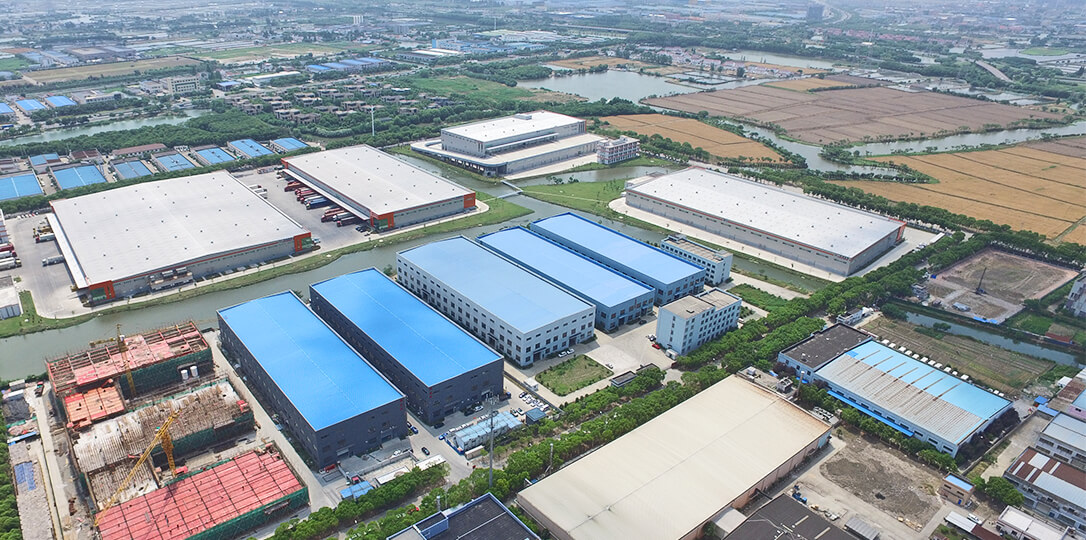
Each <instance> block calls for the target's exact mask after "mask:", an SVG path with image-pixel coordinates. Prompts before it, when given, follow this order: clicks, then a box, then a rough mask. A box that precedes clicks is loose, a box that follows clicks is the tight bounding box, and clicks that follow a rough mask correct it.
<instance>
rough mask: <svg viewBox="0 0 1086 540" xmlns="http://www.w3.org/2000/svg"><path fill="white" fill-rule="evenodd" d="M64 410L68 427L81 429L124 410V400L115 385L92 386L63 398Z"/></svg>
mask: <svg viewBox="0 0 1086 540" xmlns="http://www.w3.org/2000/svg"><path fill="white" fill-rule="evenodd" d="M64 411H65V413H67V415H68V427H69V428H70V429H83V428H85V427H88V426H90V425H91V424H93V423H95V422H98V421H99V420H105V419H106V418H109V417H111V416H114V415H117V414H120V413H122V412H124V400H123V399H122V398H121V393H120V391H118V390H117V387H116V386H107V387H105V388H93V389H91V390H88V391H86V392H83V393H80V394H72V395H70V396H68V397H66V398H64Z"/></svg>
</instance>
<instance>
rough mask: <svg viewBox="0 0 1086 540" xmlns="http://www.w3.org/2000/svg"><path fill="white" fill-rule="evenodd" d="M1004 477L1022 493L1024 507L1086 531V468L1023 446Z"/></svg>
mask: <svg viewBox="0 0 1086 540" xmlns="http://www.w3.org/2000/svg"><path fill="white" fill-rule="evenodd" d="M1003 478H1006V479H1007V480H1008V481H1010V483H1012V484H1014V487H1016V488H1018V491H1019V492H1020V493H1021V494H1022V495H1024V496H1025V502H1024V503H1022V504H1021V505H1020V506H1022V507H1023V508H1027V509H1030V510H1032V511H1033V512H1034V513H1035V514H1039V515H1045V516H1048V517H1049V518H1052V519H1055V520H1056V521H1057V522H1059V523H1061V524H1063V525H1066V526H1067V527H1070V528H1072V529H1074V530H1075V532H1077V533H1080V534H1081V533H1083V532H1086V471H1083V470H1082V469H1078V468H1075V467H1073V466H1071V465H1068V464H1067V463H1066V462H1063V461H1060V460H1057V459H1055V458H1052V457H1049V456H1046V455H1044V454H1042V453H1040V452H1038V451H1037V450H1036V449H1035V448H1026V449H1025V450H1024V451H1023V452H1022V454H1021V455H1019V456H1018V459H1016V460H1015V461H1014V463H1012V464H1011V466H1010V467H1008V468H1007V471H1006V472H1004V473H1003Z"/></svg>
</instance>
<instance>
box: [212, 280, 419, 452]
mask: <svg viewBox="0 0 1086 540" xmlns="http://www.w3.org/2000/svg"><path fill="white" fill-rule="evenodd" d="M219 332H220V342H221V344H222V347H223V350H224V352H225V353H226V356H227V357H228V358H229V359H230V360H231V361H233V362H238V363H240V364H241V368H242V370H243V371H244V372H245V374H246V375H247V376H248V379H249V381H248V382H249V385H250V386H251V387H252V388H254V389H256V390H258V391H259V392H260V394H261V395H262V396H263V397H264V399H265V400H267V401H265V403H267V404H269V405H270V406H271V407H270V408H271V409H273V410H274V411H276V412H278V413H279V418H280V421H281V422H282V423H283V424H284V425H285V426H286V427H287V428H289V429H290V431H291V432H292V433H294V436H295V437H296V439H297V440H298V442H299V443H300V444H301V445H302V447H303V448H305V450H306V452H307V453H308V454H309V455H310V456H311V457H312V458H313V460H314V462H315V463H316V465H317V467H327V466H328V465H331V464H333V463H335V462H336V461H338V460H339V459H340V458H342V457H344V456H347V455H358V454H361V453H364V452H368V451H370V450H372V449H374V448H376V447H378V446H380V445H381V443H383V442H385V441H388V440H391V439H392V438H394V437H399V436H401V435H403V434H404V433H406V432H407V411H406V409H405V408H404V396H403V394H401V393H400V392H399V390H396V388H395V387H394V386H392V384H390V383H389V382H388V380H386V379H385V378H384V377H382V376H381V374H380V373H378V372H377V370H375V369H373V366H371V365H370V364H369V363H367V362H366V360H365V359H364V358H362V357H361V356H359V355H358V353H357V352H355V351H354V350H353V349H351V348H350V347H349V346H348V345H347V344H346V343H344V342H343V340H342V339H340V337H339V336H337V335H336V334H335V332H333V331H332V329H331V328H329V327H328V326H327V325H326V324H325V323H324V322H323V321H321V320H320V319H319V318H318V317H317V316H316V315H314V314H313V312H312V311H310V310H309V308H307V307H306V306H305V304H303V303H302V301H301V300H299V299H298V297H296V296H294V293H292V292H289V291H287V292H282V293H279V294H276V295H272V296H267V297H264V298H259V299H256V300H252V301H249V302H246V303H244V304H238V305H236V306H233V307H229V308H226V309H221V310H219Z"/></svg>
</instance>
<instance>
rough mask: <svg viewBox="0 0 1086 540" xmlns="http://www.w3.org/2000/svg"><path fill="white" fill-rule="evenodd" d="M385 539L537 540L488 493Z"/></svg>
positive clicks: (537, 537) (530, 531) (532, 533)
mask: <svg viewBox="0 0 1086 540" xmlns="http://www.w3.org/2000/svg"><path fill="white" fill-rule="evenodd" d="M388 540H539V536H537V535H536V534H535V533H534V532H532V530H531V529H529V528H528V526H527V525H525V524H524V523H521V521H520V520H519V519H517V516H515V515H513V513H512V512H510V511H509V509H508V508H506V507H505V505H504V504H502V503H501V501H499V500H498V499H497V498H495V497H494V495H491V494H490V493H489V492H488V493H484V494H483V495H482V496H480V497H479V498H477V499H475V500H473V501H471V502H469V503H466V504H464V505H462V506H458V507H456V508H450V509H448V510H442V511H439V512H437V513H436V514H434V515H432V516H429V517H427V518H426V519H423V520H422V521H419V522H418V523H416V524H414V525H412V526H410V527H408V528H406V529H404V530H402V531H400V532H398V533H396V534H394V535H392V536H390V537H388Z"/></svg>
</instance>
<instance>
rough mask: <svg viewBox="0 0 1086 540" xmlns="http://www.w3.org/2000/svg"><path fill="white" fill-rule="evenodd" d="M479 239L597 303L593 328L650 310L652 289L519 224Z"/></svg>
mask: <svg viewBox="0 0 1086 540" xmlns="http://www.w3.org/2000/svg"><path fill="white" fill-rule="evenodd" d="M478 242H479V243H480V244H483V245H484V246H486V247H488V248H490V249H492V250H494V251H496V252H497V253H498V254H499V255H501V256H503V257H505V258H506V259H509V260H511V261H513V262H515V263H517V264H519V265H520V266H523V267H524V268H527V269H528V270H531V271H532V272H535V273H536V274H538V275H540V276H542V277H543V278H545V279H547V280H548V281H550V282H551V283H554V284H555V285H558V286H559V287H561V288H563V289H565V290H566V292H568V293H570V294H573V295H575V296H577V297H579V298H581V299H583V300H586V301H588V302H590V303H592V304H593V305H595V306H596V323H595V324H596V328H599V329H600V330H603V331H604V332H610V331H612V330H615V329H617V328H618V327H619V326H621V325H623V324H628V323H631V322H634V321H637V320H638V319H639V318H640V317H642V316H643V315H645V314H646V313H651V312H652V301H653V299H654V298H655V291H654V289H652V288H651V287H649V286H647V285H644V284H641V283H638V282H637V281H635V280H633V279H630V278H628V277H626V276H624V275H622V274H619V273H618V272H615V271H614V270H611V269H610V268H607V267H606V266H603V265H601V264H599V263H597V262H595V261H593V260H592V259H589V258H587V257H585V256H583V255H581V254H579V253H576V252H574V251H571V250H569V249H567V248H565V247H563V246H561V245H559V244H556V243H554V242H551V241H550V240H547V239H545V238H543V237H542V236H539V235H537V234H535V233H532V232H531V231H529V230H527V229H524V228H522V227H515V228H510V229H505V230H502V231H498V232H495V233H490V234H486V235H483V236H480V237H479V238H478Z"/></svg>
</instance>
